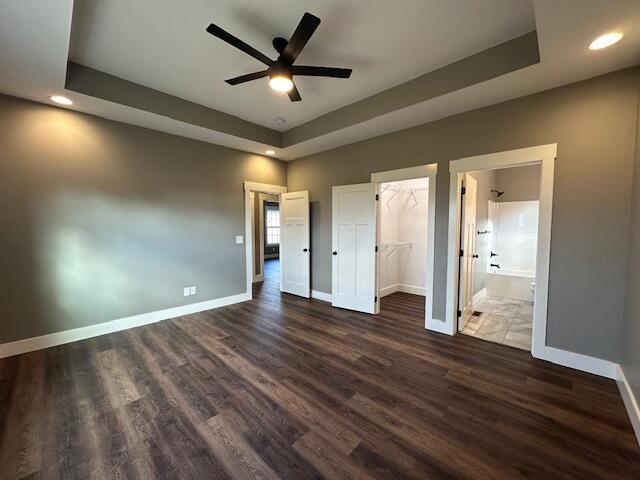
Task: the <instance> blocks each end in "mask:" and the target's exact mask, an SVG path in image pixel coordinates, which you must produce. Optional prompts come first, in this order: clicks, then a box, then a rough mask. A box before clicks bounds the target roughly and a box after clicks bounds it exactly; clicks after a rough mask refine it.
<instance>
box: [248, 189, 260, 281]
mask: <svg viewBox="0 0 640 480" xmlns="http://www.w3.org/2000/svg"><path fill="white" fill-rule="evenodd" d="M249 202H251V238H255V236H256V232H255V228H256V209H255V206H256V194H255V192H249ZM254 254H255V252H254V251H253V250H252V252H251V272H252V278H253V283H256V282H260V281H262V279H261V278H259V277H260V275H258V274H257V273H256V259H255V257H254Z"/></svg>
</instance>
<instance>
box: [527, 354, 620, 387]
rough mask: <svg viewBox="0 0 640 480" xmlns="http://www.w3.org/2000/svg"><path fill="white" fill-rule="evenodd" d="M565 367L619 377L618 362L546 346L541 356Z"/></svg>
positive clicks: (613, 377)
mask: <svg viewBox="0 0 640 480" xmlns="http://www.w3.org/2000/svg"><path fill="white" fill-rule="evenodd" d="M539 358H540V359H541V360H546V361H548V362H551V363H555V364H557V365H562V366H563V367H569V368H573V369H575V370H580V371H582V372H587V373H593V374H594V375H599V376H601V377H605V378H611V379H615V378H617V364H615V363H613V362H610V361H609V360H602V359H601V358H595V357H589V356H588V355H582V354H581V353H575V352H568V351H566V350H560V349H559V348H554V347H544V352H543V354H542V355H541V356H540V357H539Z"/></svg>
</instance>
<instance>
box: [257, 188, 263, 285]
mask: <svg viewBox="0 0 640 480" xmlns="http://www.w3.org/2000/svg"><path fill="white" fill-rule="evenodd" d="M258 208H260V212H259V215H258V219H259V221H260V234H259V239H260V272H261V275H260V276H261V277H262V278H261V279H260V281H263V280H264V193H259V194H258Z"/></svg>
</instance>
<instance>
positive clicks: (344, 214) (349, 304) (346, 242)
mask: <svg viewBox="0 0 640 480" xmlns="http://www.w3.org/2000/svg"><path fill="white" fill-rule="evenodd" d="M376 220H377V219H376V184H374V183H362V184H358V185H344V186H339V187H333V192H332V262H331V263H332V288H331V292H332V295H331V300H332V305H333V306H334V307H340V308H346V309H350V310H357V311H359V312H365V313H375V312H376V298H375V297H376V256H377V255H376V251H375V246H376V230H377V221H376Z"/></svg>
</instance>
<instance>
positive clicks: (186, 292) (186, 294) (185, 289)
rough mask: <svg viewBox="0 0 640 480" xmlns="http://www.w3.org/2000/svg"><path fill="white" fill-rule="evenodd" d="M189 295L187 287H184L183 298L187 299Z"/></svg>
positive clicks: (189, 291)
mask: <svg viewBox="0 0 640 480" xmlns="http://www.w3.org/2000/svg"><path fill="white" fill-rule="evenodd" d="M189 295H191V289H190V288H189V287H184V296H185V297H188V296H189Z"/></svg>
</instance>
